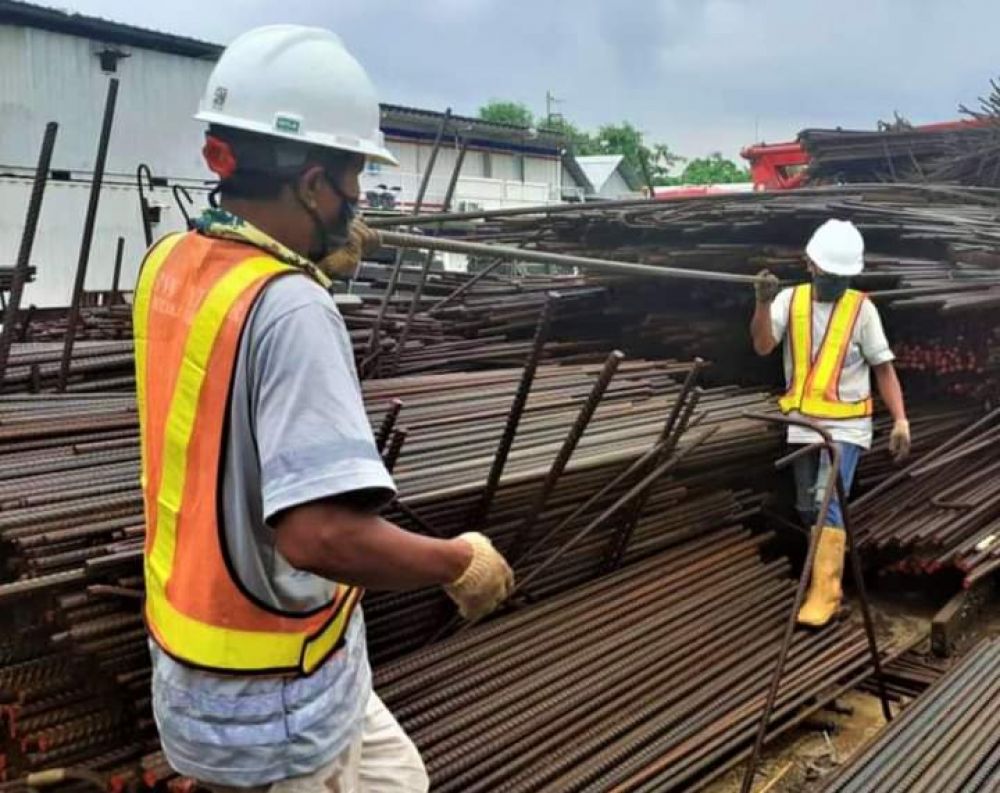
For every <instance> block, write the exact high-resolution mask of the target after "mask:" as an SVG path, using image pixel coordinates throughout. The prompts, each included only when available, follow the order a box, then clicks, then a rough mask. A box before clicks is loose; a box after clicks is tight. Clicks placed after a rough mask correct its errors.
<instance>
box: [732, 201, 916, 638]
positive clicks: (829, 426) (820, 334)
mask: <svg viewBox="0 0 1000 793" xmlns="http://www.w3.org/2000/svg"><path fill="white" fill-rule="evenodd" d="M805 253H806V259H807V262H808V268H809V272H810V274H811V276H812V280H811V283H806V284H800V285H798V286H796V287H794V288H790V289H780V287H779V284H778V279H777V278H775V276H774V275H773V274H772V273H770V272H768V271H767V270H763V271H761V272H760V273H758V276H759V278H760V280H759V281H758V282H757V284H756V285H755V287H754V288H755V291H756V297H757V305H756V309H755V311H754V315H753V319H752V321H751V324H750V332H751V336H752V338H753V347H754V350H755V351H756V352H757V354H758V355H768V354H770V353H771V352H772V351H773V350H774V348H775V347H777V346H778V344H779V343H781V342H782V341H784V342H785V343H784V364H785V381H786V384H787V388H788V390H787V391H786V393H785V394H784V396H782V397H781V399H780V400H779V406H780V408H781V410H782V412H783V413H785V414H787V415H791V416H804V417H805V418H807V419H810V420H812V421H815V422H817V423H818V424H820V425H821V426H822V427H823V428H825V429H826V430H827V431H828V432H829V433H830V435H831V436H832V438H833V440H834V442H835V443H836V444H837V446H838V449H839V451H840V475H841V477H842V479H843V483H844V488H845V492H847V491H849V490H850V487H851V482H852V480H853V479H854V471H855V468H856V467H857V464H858V458H859V457H860V456H861V452H862V450H863V449H868V448H870V447H871V441H872V399H871V384H870V374H869V372H870V371H874V373H875V382H876V384H877V386H878V392H879V396H881V398H882V402H883V403H884V404H885V407H886V409H887V410H888V411H889V414H890V415H891V416H892V419H893V427H892V434H891V436H890V438H889V449H890V451H891V452H892V454H893V455H894V456H895V458H896V459H897V460H902V459H903V458H904V457H906V455H907V454H908V453H909V450H910V425H909V422H908V421H907V419H906V408H905V405H904V402H903V392H902V389H901V388H900V385H899V379H898V378H897V377H896V371H895V369H894V367H893V365H892V361H893V360H894V357H895V356H894V355H893V354H892V350H891V349H890V348H889V342H888V341H887V340H886V337H885V331H884V330H883V329H882V321H881V319H880V318H879V314H878V310H877V309H876V308H875V306H874V304H873V303H872V302H871V300H869V299H868V298H867V297H866V296H865V295H864V294H863V293H861V292H858V291H856V290H853V289H850V288H849V284H850V279H851V277H852V276H855V275H858V274H859V273H860V272H861V271H862V269H863V268H864V240H863V238H862V236H861V232H859V231H858V229H857V228H856V227H855V226H854V224H853V223H851V222H849V221H844V220H828V221H826V222H825V223H824V224H823V225H821V226H820V227H819V228H818V229H816V231H815V233H814V234H813V235H812V238H811V239H810V240H809V244H808V245H806V250H805ZM819 440H821V438H820V437H819V435H818V434H817V433H815V432H812V431H810V430H807V429H804V428H801V427H789V429H788V443H789V444H793V445H798V444H811V443H815V442H817V441H819ZM829 466H830V460H829V456H828V455H827V454H826V453H825V452H823V453H820V452H819V451H817V452H816V453H814V454H811V455H806V456H804V457H800V458H798V459H797V460H796V461H795V466H794V472H795V486H796V508H797V510H798V512H799V514H800V516H801V518H802V520H803V522H804V524H805V525H806V526H812V525H813V524H814V523H815V522H816V520H817V517H818V510H819V505H820V504H821V503H822V501H823V497H824V492H825V488H826V482H827V477H828V475H829V470H830V469H829ZM843 526H844V522H843V518H842V515H841V507H840V504H839V502H838V501H837V498H836V494H834V495H833V496H832V498H831V501H830V507H829V511H828V513H827V517H826V521H825V524H824V525H823V526H822V528H821V533H820V538H819V545H818V547H817V551H816V558H815V562H814V564H813V568H812V576H811V580H810V585H809V592H808V594H807V596H806V601H805V603H804V604H803V606H802V609H801V610H800V611H799V615H798V619H799V622H800V623H801V624H804V625H811V626H814V627H818V626H822V625H825V624H826V623H827V622H829V620H830V618H831V617H833V615H834V614H835V613H836V611H837V610H838V608H839V607H840V599H841V576H842V574H843V569H844V550H845V545H846V543H845V540H846V538H845V535H844V528H843Z"/></svg>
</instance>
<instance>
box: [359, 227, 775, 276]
mask: <svg viewBox="0 0 1000 793" xmlns="http://www.w3.org/2000/svg"><path fill="white" fill-rule="evenodd" d="M379 235H380V237H381V239H382V244H383V245H389V246H394V247H397V248H399V249H413V250H429V251H443V252H445V253H461V254H466V255H468V256H491V257H502V258H505V259H509V260H511V261H523V262H537V263H539V264H555V265H559V266H561V267H571V268H579V269H581V270H583V271H585V272H592V273H598V274H602V275H618V276H632V277H640V278H654V279H667V280H682V281H711V282H715V283H725V284H744V285H751V286H752V285H753V284H755V283H757V281H758V280H759V279H758V278H757V276H755V275H739V274H737V273H726V272H715V271H713V270H701V269H699V270H685V269H683V268H680V267H661V266H657V265H648V264H638V263H636V262H621V261H617V260H614V259H597V258H594V257H592V256H570V255H567V254H562V253H549V252H548V251H536V250H526V249H524V248H511V247H508V246H505V245H485V244H483V243H481V242H464V241H462V240H455V239H450V238H446V237H431V236H424V235H420V234H408V233H403V232H399V231H380V232H379Z"/></svg>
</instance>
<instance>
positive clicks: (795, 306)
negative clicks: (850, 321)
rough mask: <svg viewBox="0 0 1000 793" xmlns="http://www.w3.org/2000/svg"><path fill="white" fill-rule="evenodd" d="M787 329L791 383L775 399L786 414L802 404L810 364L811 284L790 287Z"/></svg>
mask: <svg viewBox="0 0 1000 793" xmlns="http://www.w3.org/2000/svg"><path fill="white" fill-rule="evenodd" d="M786 332H787V333H788V339H789V343H790V344H791V345H792V382H791V385H790V386H789V387H788V391H787V392H786V393H785V395H784V396H783V397H781V399H779V400H778V406H779V407H780V408H781V410H782V411H783V412H785V413H788V412H790V411H792V410H796V409H797V408H798V407H799V405H800V404H802V396H803V394H804V393H805V389H806V380H807V379H808V376H809V369H810V367H811V364H812V286H811V285H809V284H801V285H799V286H797V287H795V289H794V290H793V292H792V302H791V306H790V307H789V312H788V330H787V331H786Z"/></svg>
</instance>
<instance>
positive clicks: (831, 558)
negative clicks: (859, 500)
mask: <svg viewBox="0 0 1000 793" xmlns="http://www.w3.org/2000/svg"><path fill="white" fill-rule="evenodd" d="M846 545H847V535H846V534H845V533H844V530H843V529H838V528H837V527H836V526H824V527H823V530H822V531H821V532H820V535H819V545H817V546H816V558H815V559H814V560H813V568H812V576H811V577H810V581H809V592H808V593H806V602H805V604H803V606H802V608H801V609H799V624H800V625H811V626H812V627H814V628H820V627H822V626H823V625H826V623H828V622H829V621H830V619H831V618H832V617H833V615H834V614H836V613H837V609H839V608H840V598H841V596H842V595H843V588H842V587H841V584H840V579H841V577H842V576H843V575H844V548H845V547H846Z"/></svg>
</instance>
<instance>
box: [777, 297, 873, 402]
mask: <svg viewBox="0 0 1000 793" xmlns="http://www.w3.org/2000/svg"><path fill="white" fill-rule="evenodd" d="M800 290H801V291H800ZM801 299H805V300H808V301H809V303H799V302H798V301H799V300H801ZM864 299H865V296H864V294H862V293H861V292H858V291H856V290H853V289H849V290H848V291H847V292H845V293H844V295H843V297H841V299H840V300H838V301H837V305H836V306H835V307H834V309H833V313H832V314H831V316H830V321H829V323H828V326H827V331H826V334H825V336H824V338H823V341H822V343H821V344H820V349H819V351H818V353H817V356H816V360H815V361H811V360H810V358H811V352H812V340H811V338H810V335H811V331H812V314H811V301H812V293H811V288H810V287H809V286H808V285H805V286H799V287H796V290H795V295H794V296H793V298H792V310H791V320H790V324H791V325H792V328H791V330H790V337H791V338H792V343H793V361H792V369H793V375H792V387H791V388H790V389H789V391H788V393H787V394H785V396H784V397H782V398H781V399H780V400H779V403H778V404H779V406H780V407H781V409H782V411H784V412H786V413H788V412H789V411H792V410H799V411H800V412H801V413H802V414H803V415H806V416H811V417H813V418H830V419H850V418H861V417H864V416H870V415H871V414H872V400H871V398H868V399H863V400H861V401H859V402H842V401H840V400H837V399H829V398H827V391H828V389H829V388H830V386H831V385H832V384H833V382H834V380H835V379H836V378H837V377H838V375H839V369H840V368H841V367H842V366H843V360H844V357H845V354H846V352H847V349H846V348H847V346H848V345H849V344H850V343H851V335H852V331H853V330H854V325H855V323H856V321H857V317H858V313H859V311H860V308H861V303H862V302H863V301H864ZM807 350H808V353H807V352H806V351H807ZM807 356H808V357H807Z"/></svg>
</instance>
